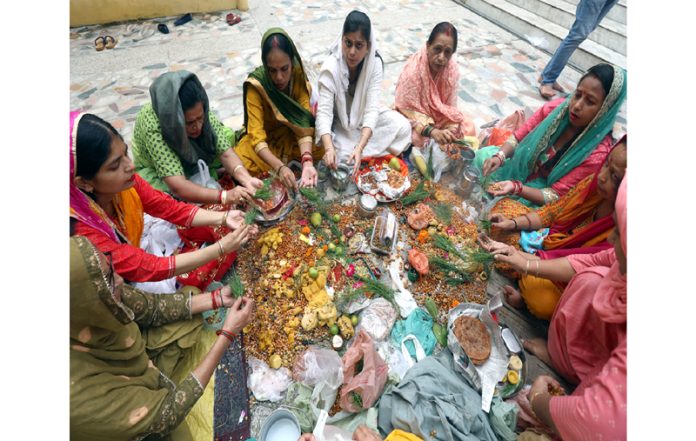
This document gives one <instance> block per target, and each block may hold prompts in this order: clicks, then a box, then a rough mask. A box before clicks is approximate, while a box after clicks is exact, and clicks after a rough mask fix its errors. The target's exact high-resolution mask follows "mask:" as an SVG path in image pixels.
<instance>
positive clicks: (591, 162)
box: [513, 98, 614, 196]
mask: <svg viewBox="0 0 696 441" xmlns="http://www.w3.org/2000/svg"><path fill="white" fill-rule="evenodd" d="M564 100H565V98H558V99H555V100H552V101H549V102H547V103H545V104H544V105H543V106H541V108H540V109H539V110H537V111H536V112H534V115H532V116H531V118H529V119H528V120H527V121H525V123H524V124H523V125H522V126H520V128H518V129H517V130H515V131H514V132H513V134H514V135H515V139H517V141H521V140H522V139H524V137H525V136H527V135H528V134H529V133H530V132H531V131H532V130H534V129H535V128H536V126H538V125H539V124H540V123H541V122H542V121H543V120H544V119H545V118H546V117H547V116H549V114H550V113H551V112H552V111H553V110H554V109H555V108H556V107H558V106H559V105H560V104H561V103H562V102H563V101H564ZM613 145H614V140H613V138H612V137H611V134H608V135H607V136H605V137H604V138H603V139H602V141H601V142H600V143H599V144H598V145H597V147H596V148H595V149H594V150H593V151H592V153H590V154H589V155H588V156H587V158H585V160H584V161H582V162H581V163H580V165H578V166H577V167H575V168H574V169H573V170H571V171H570V172H569V173H568V174H567V175H565V176H564V177H562V178H561V179H559V180H558V181H556V182H555V183H554V184H552V185H551V188H552V189H553V190H554V191H555V192H556V193H557V194H558V196H563V195H564V194H566V193H567V192H568V190H570V189H571V188H573V187H574V186H575V185H576V184H577V183H578V182H580V181H582V180H583V179H584V178H585V177H586V176H588V175H590V174H592V173H594V172H595V171H596V170H599V168H600V167H601V166H602V164H604V160H605V159H606V157H607V155H609V152H611V148H612V146H613ZM530 180H531V178H530Z"/></svg>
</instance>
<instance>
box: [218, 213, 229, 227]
mask: <svg viewBox="0 0 696 441" xmlns="http://www.w3.org/2000/svg"><path fill="white" fill-rule="evenodd" d="M229 212H230V211H229V210H227V211H225V212H224V213H222V219H220V226H221V227H224V226H225V221H226V220H227V214H228V213H229Z"/></svg>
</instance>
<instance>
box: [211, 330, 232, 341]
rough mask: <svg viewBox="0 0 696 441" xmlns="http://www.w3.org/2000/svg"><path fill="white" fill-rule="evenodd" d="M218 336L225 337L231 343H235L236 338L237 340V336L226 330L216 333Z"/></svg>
mask: <svg viewBox="0 0 696 441" xmlns="http://www.w3.org/2000/svg"><path fill="white" fill-rule="evenodd" d="M215 334H216V335H224V336H225V337H226V338H227V339H228V340H229V341H230V342H233V341H234V339H235V338H237V334H235V333H234V332H230V331H226V330H224V329H220V330H218V331H215Z"/></svg>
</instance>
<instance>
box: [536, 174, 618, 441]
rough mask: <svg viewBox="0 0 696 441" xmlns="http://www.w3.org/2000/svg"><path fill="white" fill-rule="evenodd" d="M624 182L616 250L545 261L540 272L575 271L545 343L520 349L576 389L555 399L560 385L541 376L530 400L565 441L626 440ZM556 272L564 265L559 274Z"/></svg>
mask: <svg viewBox="0 0 696 441" xmlns="http://www.w3.org/2000/svg"><path fill="white" fill-rule="evenodd" d="M626 186H627V182H626V178H625V177H624V180H623V182H622V183H621V187H620V188H619V193H618V195H617V197H616V205H615V217H616V219H615V223H616V226H617V228H616V229H615V230H614V232H613V233H612V235H611V236H610V239H609V240H610V242H612V243H613V245H614V248H613V249H608V250H604V251H601V252H599V253H596V254H584V255H573V256H568V257H566V258H561V259H556V260H555V261H545V262H544V264H543V267H545V268H543V270H544V271H549V270H551V266H552V265H559V264H560V266H557V269H556V271H558V273H562V272H564V271H565V272H568V271H570V273H575V275H574V276H573V277H572V279H571V280H570V283H569V284H568V287H567V288H566V289H565V291H564V292H563V296H562V297H561V300H560V302H559V303H558V306H557V307H556V310H555V311H554V314H553V317H552V318H551V326H550V328H549V339H548V344H546V343H545V342H543V341H542V340H532V341H527V342H525V348H526V349H528V350H530V351H531V352H533V353H535V354H536V355H538V356H539V358H541V359H544V360H547V361H549V362H550V363H551V364H552V365H553V367H554V368H555V369H556V371H557V372H558V373H559V374H561V375H562V376H563V377H565V378H566V379H567V380H568V381H570V382H571V383H573V384H577V385H578V386H577V387H576V389H575V390H574V391H573V393H572V394H570V395H563V396H552V395H551V394H550V393H549V392H550V386H551V389H553V388H558V387H560V385H559V384H558V383H557V382H556V381H555V380H554V379H553V378H551V377H548V376H545V375H541V376H539V377H537V379H536V380H535V381H534V383H533V384H532V388H531V389H530V391H529V402H530V404H531V408H532V410H533V412H534V414H535V415H536V417H537V418H538V419H539V420H540V421H541V422H542V423H544V424H545V425H546V426H548V427H550V428H551V429H553V430H554V431H555V432H556V433H557V434H558V435H560V436H561V438H562V439H563V440H565V441H572V440H605V441H606V440H624V439H626V405H627V402H626V367H627V345H626V322H627V315H626V306H627V293H626V255H627V246H626V215H627V211H626ZM561 267H564V269H563V268H561Z"/></svg>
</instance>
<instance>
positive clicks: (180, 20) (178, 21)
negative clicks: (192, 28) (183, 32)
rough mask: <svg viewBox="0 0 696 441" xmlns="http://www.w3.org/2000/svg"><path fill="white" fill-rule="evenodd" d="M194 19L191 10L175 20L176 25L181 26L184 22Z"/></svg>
mask: <svg viewBox="0 0 696 441" xmlns="http://www.w3.org/2000/svg"><path fill="white" fill-rule="evenodd" d="M191 20H193V16H192V15H191V13H190V12H189V13H188V14H184V15H182V16H181V17H179V18H177V19H176V21H175V22H174V26H181V25H182V24H186V23H188V22H190V21H191Z"/></svg>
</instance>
